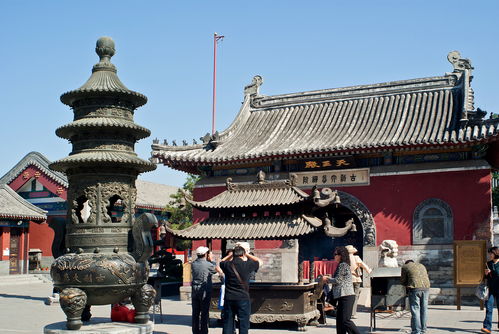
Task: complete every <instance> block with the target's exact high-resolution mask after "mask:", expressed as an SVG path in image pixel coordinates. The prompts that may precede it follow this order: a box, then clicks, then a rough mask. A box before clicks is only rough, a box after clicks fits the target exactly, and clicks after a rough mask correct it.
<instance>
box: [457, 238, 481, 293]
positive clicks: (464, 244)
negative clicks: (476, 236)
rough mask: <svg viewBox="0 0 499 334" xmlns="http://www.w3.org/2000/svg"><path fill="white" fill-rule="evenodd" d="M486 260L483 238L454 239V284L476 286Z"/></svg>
mask: <svg viewBox="0 0 499 334" xmlns="http://www.w3.org/2000/svg"><path fill="white" fill-rule="evenodd" d="M486 262H487V242H486V241H485V240H458V241H454V284H455V286H456V287H470V286H477V285H478V284H480V281H481V280H482V278H483V275H484V270H485V263H486Z"/></svg>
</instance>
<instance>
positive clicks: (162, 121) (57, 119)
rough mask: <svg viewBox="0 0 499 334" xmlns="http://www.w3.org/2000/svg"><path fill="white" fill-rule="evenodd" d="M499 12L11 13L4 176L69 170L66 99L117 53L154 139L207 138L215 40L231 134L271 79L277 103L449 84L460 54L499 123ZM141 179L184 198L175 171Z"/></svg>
mask: <svg viewBox="0 0 499 334" xmlns="http://www.w3.org/2000/svg"><path fill="white" fill-rule="evenodd" d="M498 21H499V1H495V0H491V1H456V0H454V1H448V0H438V1H400V0H394V1H382V0H377V1H333V0H328V1H275V0H272V1H270V0H267V1H259V0H255V1H234V0H232V1H125V0H119V1H118V0H111V1H89V0H86V1H39V0H36V1H35V0H33V1H21V0H18V1H8V0H2V1H0V45H1V46H2V48H1V50H2V51H1V52H0V101H1V104H0V112H1V118H0V139H1V143H2V144H1V146H0V156H1V159H0V175H3V174H4V173H5V172H7V171H8V170H9V169H10V168H12V166H14V164H15V163H17V162H18V161H19V160H20V159H21V158H22V157H23V156H24V155H25V154H27V153H28V152H30V151H39V152H41V153H43V154H45V155H46V156H47V157H48V158H49V159H51V160H56V159H60V158H62V157H65V156H66V155H67V154H68V153H69V152H70V151H71V146H70V145H69V144H68V143H67V142H66V141H65V140H63V139H60V138H58V137H56V135H55V133H54V131H55V129H56V128H57V127H59V126H61V125H64V124H67V123H69V122H70V121H71V120H72V112H71V110H70V109H69V108H68V107H67V106H65V105H63V104H62V103H60V101H59V96H60V95H61V94H62V93H64V92H66V91H68V90H72V89H76V88H78V87H80V86H81V85H82V84H83V83H84V82H85V81H86V80H87V79H88V77H89V76H90V72H91V68H92V66H93V65H94V64H95V63H96V62H97V60H98V57H97V55H96V54H95V52H94V48H95V41H96V40H97V39H98V38H99V37H100V36H110V37H112V38H113V39H114V40H115V42H116V49H117V54H116V55H115V56H114V57H113V63H114V64H115V65H116V66H117V67H118V74H119V76H120V78H121V80H122V81H123V83H124V84H125V85H127V87H128V88H129V89H132V90H136V91H138V92H141V93H143V94H145V95H146V96H147V97H148V98H149V102H148V103H147V104H146V105H145V106H144V107H142V108H140V109H138V110H137V112H136V117H135V121H136V122H137V123H138V124H140V125H142V126H145V127H147V128H149V129H151V131H152V136H151V137H149V138H147V139H143V140H141V141H140V142H139V143H138V144H137V146H136V151H137V152H138V154H139V155H140V156H141V157H142V158H145V159H148V158H149V156H150V145H151V143H152V139H153V138H155V137H157V138H159V139H160V140H161V141H162V140H163V139H165V138H166V139H168V140H169V141H170V142H171V140H172V139H176V140H177V143H181V142H182V139H186V140H188V141H189V142H191V141H192V138H196V139H198V138H199V137H201V136H202V135H204V134H205V133H206V132H208V131H210V129H211V93H212V64H213V58H212V55H213V48H212V45H213V44H212V43H213V39H212V36H213V33H214V32H218V33H220V34H223V35H225V36H226V38H225V40H224V41H223V42H222V43H221V44H220V46H219V49H218V52H219V59H218V69H219V71H218V95H217V99H218V107H217V110H218V121H217V129H219V130H223V129H225V128H226V127H227V126H228V125H229V124H230V123H231V122H232V120H233V119H234V117H235V116H236V114H237V112H238V111H239V107H240V104H241V101H242V96H243V87H244V86H245V85H246V84H248V83H250V81H251V78H252V77H253V76H254V75H256V74H259V75H262V76H263V78H264V85H263V86H262V88H261V93H262V94H265V95H273V94H282V93H293V92H299V91H306V90H315V89H325V88H335V87H343V86H349V85H359V84H369V83H376V82H386V81H392V80H402V79H411V78H419V77H427V76H437V75H442V74H444V73H445V72H450V71H452V67H451V65H450V64H449V63H448V62H447V58H446V57H447V53H448V52H449V51H452V50H459V51H460V52H461V55H462V56H464V57H466V58H470V59H471V60H472V63H473V66H474V67H475V71H474V76H475V77H474V81H473V88H474V90H475V102H476V103H475V105H476V106H477V107H480V108H482V109H485V110H487V111H489V112H495V113H497V112H499V100H498V98H497V96H498V95H499V85H498V79H497V78H499V66H498V62H499V22H498ZM141 178H143V179H146V180H150V181H154V182H159V183H166V184H171V185H181V184H182V183H183V182H184V180H185V175H184V174H183V173H180V172H175V171H172V170H170V169H169V168H167V167H165V166H158V169H157V170H156V171H154V172H151V173H146V174H143V175H142V176H141Z"/></svg>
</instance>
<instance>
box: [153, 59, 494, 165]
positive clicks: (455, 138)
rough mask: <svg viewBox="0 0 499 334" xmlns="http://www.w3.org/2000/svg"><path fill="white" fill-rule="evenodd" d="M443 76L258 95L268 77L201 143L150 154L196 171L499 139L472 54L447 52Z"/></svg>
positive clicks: (255, 83) (165, 147) (158, 146)
mask: <svg viewBox="0 0 499 334" xmlns="http://www.w3.org/2000/svg"><path fill="white" fill-rule="evenodd" d="M448 59H449V61H450V62H451V63H452V64H453V66H454V71H453V72H452V73H447V74H445V75H443V76H436V77H428V78H421V79H412V80H402V81H394V82H387V83H379V84H370V85H362V86H352V87H345V88H335V89H324V90H316V91H309V92H300V93H293V94H283V95H275V96H263V95H260V94H259V88H260V85H261V84H262V82H263V81H262V78H261V77H260V76H256V77H255V78H254V79H253V83H252V84H251V85H249V86H247V87H246V88H245V98H244V102H243V105H242V107H241V110H240V112H239V114H238V115H237V117H236V119H235V120H234V122H233V123H232V124H231V125H230V126H229V128H227V129H226V130H224V131H222V132H221V133H220V134H218V133H215V134H214V135H212V136H210V135H206V136H205V137H203V138H201V139H202V140H203V143H202V144H196V145H185V146H169V145H164V144H160V143H159V140H155V141H154V142H153V145H152V152H151V155H152V158H151V160H152V161H153V162H156V163H163V164H165V165H167V166H170V167H172V168H175V169H180V170H185V171H189V172H196V166H220V165H227V164H238V163H248V162H252V161H264V160H272V159H275V158H276V157H289V158H296V157H309V156H313V155H316V154H321V155H326V154H331V155H334V154H350V153H360V152H369V151H376V150H391V149H406V148H409V147H418V146H419V147H441V146H456V145H475V144H477V143H479V142H487V141H491V140H497V139H498V138H499V119H495V120H483V119H482V118H483V116H484V115H485V112H483V111H481V110H480V109H476V110H475V108H474V104H473V90H472V89H471V86H470V83H471V79H472V75H471V71H472V69H473V67H472V66H471V62H470V61H469V60H468V59H463V58H461V57H460V55H459V53H458V52H456V51H454V52H451V53H449V56H448Z"/></svg>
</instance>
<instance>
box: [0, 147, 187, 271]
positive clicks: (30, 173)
mask: <svg viewBox="0 0 499 334" xmlns="http://www.w3.org/2000/svg"><path fill="white" fill-rule="evenodd" d="M50 163H51V161H50V160H49V159H47V158H46V157H45V156H44V155H43V154H41V153H39V152H30V153H28V154H27V155H26V156H24V157H23V158H22V159H21V160H20V161H19V162H18V163H17V164H16V165H15V166H14V167H12V169H10V170H9V171H8V172H7V173H6V174H5V175H4V176H2V177H1V178H0V186H4V185H7V186H8V187H9V188H10V189H12V190H13V191H14V193H15V194H16V196H18V197H19V198H21V199H23V201H24V202H26V205H27V206H28V207H31V208H36V209H37V210H39V211H37V212H38V214H39V215H40V214H41V212H43V218H40V216H36V217H37V219H31V220H23V223H22V224H21V225H16V224H13V223H7V222H5V221H4V222H3V223H2V224H1V225H0V230H1V231H2V234H1V235H2V241H1V245H2V251H3V253H4V254H7V253H9V248H10V244H11V243H12V242H14V240H15V237H14V236H15V235H17V234H16V233H17V231H18V229H19V228H23V230H22V233H21V234H20V235H21V240H26V242H25V243H24V244H23V245H25V247H26V251H27V253H26V254H28V253H30V254H32V255H33V256H34V257H36V256H38V257H39V259H40V261H39V263H38V264H36V265H33V264H32V265H31V268H30V269H40V268H47V267H49V266H50V264H51V263H52V261H53V258H54V256H55V257H57V256H58V254H61V253H62V252H64V243H63V239H64V228H65V225H66V215H67V210H68V209H67V202H66V200H67V190H68V181H67V177H66V175H65V174H63V173H61V172H57V171H53V170H51V169H49V167H48V166H49V164H50ZM136 187H137V204H136V210H135V211H136V212H135V214H136V215H140V214H142V213H144V212H150V213H153V214H154V215H155V216H156V217H157V218H158V221H166V220H167V219H168V213H167V212H165V211H164V209H165V206H166V205H167V204H168V203H169V202H170V200H171V197H170V195H172V194H175V193H176V192H177V190H178V188H177V187H174V186H169V185H164V184H158V183H154V182H148V181H144V180H137V181H136ZM9 203H10V202H9ZM5 205H8V204H7V203H6V204H5ZM2 208H3V203H2ZM13 209H15V207H11V208H9V210H10V211H12V210H13ZM122 214H123V212H122V206H120V205H119V203H117V205H116V206H115V207H114V209H113V211H112V215H113V217H114V219H116V220H119V219H120V217H121V215H122ZM0 219H1V218H0ZM15 223H17V221H15ZM19 231H21V230H19ZM155 232H156V231H155ZM28 240H29V243H28ZM23 242H24V241H23ZM10 254H12V252H11V251H10ZM9 257H12V256H11V255H10V256H9V255H4V256H3V257H2V260H3V262H2V261H0V268H3V269H2V270H0V275H1V274H7V273H9V269H8V268H7V265H6V263H7V260H9ZM25 259H26V257H24V255H22V254H21V255H20V257H19V261H21V262H22V261H23V260H25ZM4 267H5V268H4ZM16 268H17V267H16ZM10 273H14V271H10ZM18 273H20V272H18Z"/></svg>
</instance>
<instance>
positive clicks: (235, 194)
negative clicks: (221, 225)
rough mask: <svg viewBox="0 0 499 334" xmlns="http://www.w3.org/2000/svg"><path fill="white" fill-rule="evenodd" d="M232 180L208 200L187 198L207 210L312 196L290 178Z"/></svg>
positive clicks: (267, 204)
mask: <svg viewBox="0 0 499 334" xmlns="http://www.w3.org/2000/svg"><path fill="white" fill-rule="evenodd" d="M231 181H232V179H231V178H228V179H227V182H226V187H227V190H225V191H223V192H222V193H220V194H218V195H216V196H213V197H212V198H210V199H208V200H206V201H202V202H198V201H194V200H191V199H189V198H186V200H187V201H188V202H189V203H191V204H192V206H194V207H195V208H198V209H200V210H207V209H228V208H251V207H271V206H281V205H289V204H296V203H299V202H302V201H304V200H306V199H308V198H310V195H309V194H307V193H306V192H304V191H302V190H300V189H299V188H297V187H295V186H293V183H292V181H290V180H284V181H272V182H267V181H263V180H261V181H259V182H257V183H255V184H240V183H232V182H231Z"/></svg>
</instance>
